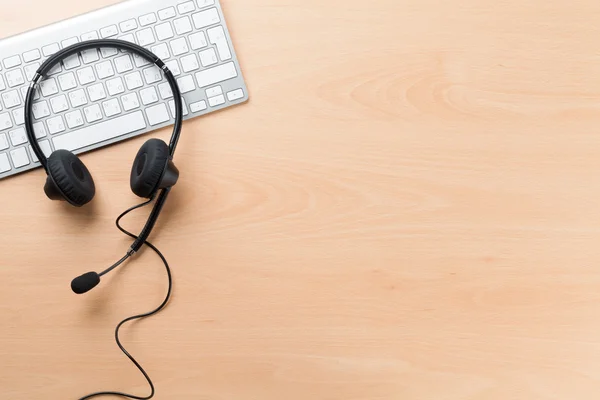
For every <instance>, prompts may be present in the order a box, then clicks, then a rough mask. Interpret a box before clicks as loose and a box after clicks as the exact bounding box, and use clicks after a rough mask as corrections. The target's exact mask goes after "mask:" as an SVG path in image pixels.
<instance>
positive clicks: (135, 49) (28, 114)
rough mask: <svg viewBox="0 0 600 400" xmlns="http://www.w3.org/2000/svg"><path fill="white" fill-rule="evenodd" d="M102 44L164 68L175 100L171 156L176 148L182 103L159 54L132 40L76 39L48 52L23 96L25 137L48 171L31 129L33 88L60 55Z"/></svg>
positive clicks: (62, 56)
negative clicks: (49, 53)
mask: <svg viewBox="0 0 600 400" xmlns="http://www.w3.org/2000/svg"><path fill="white" fill-rule="evenodd" d="M103 47H109V48H116V49H118V50H128V51H130V52H132V53H134V54H137V55H139V56H141V57H143V58H145V59H147V60H148V61H150V62H152V63H154V65H156V66H157V67H158V68H160V69H161V70H162V71H163V72H164V74H165V78H166V80H167V82H169V86H170V87H171V92H172V93H173V100H174V101H175V124H174V127H173V134H172V135H171V141H170V142H169V154H170V158H171V159H172V158H173V155H174V154H175V148H176V147H177V142H178V141H179V136H180V135H181V128H182V125H183V104H182V101H181V92H180V90H179V85H177V81H176V80H175V77H174V76H173V73H172V72H171V70H169V68H168V67H167V66H166V65H165V63H164V62H163V61H162V60H161V59H160V58H158V56H156V55H155V54H154V53H152V52H151V51H150V50H147V49H145V48H143V47H141V46H138V45H137V44H135V43H131V42H127V41H124V40H116V39H100V40H89V41H85V42H80V43H75V44H73V45H71V46H69V47H66V48H64V49H62V50H60V51H58V52H57V53H54V54H53V55H52V56H50V57H49V58H48V59H47V60H46V61H44V62H43V63H42V65H41V66H40V67H39V68H38V70H37V71H36V73H35V75H34V77H33V79H32V81H31V83H30V85H29V89H27V97H26V99H25V108H24V113H25V131H26V132H27V138H28V139H29V143H30V144H31V148H32V149H33V152H34V153H35V155H36V156H37V158H38V160H39V161H40V164H41V165H42V167H44V169H45V170H46V171H48V167H47V159H46V156H45V154H44V152H43V151H42V149H41V148H40V145H39V143H38V140H37V138H36V137H35V133H34V131H33V96H34V92H35V89H36V88H37V86H38V85H39V83H40V81H41V79H42V78H43V77H44V76H45V75H46V74H47V73H48V72H49V71H50V70H51V69H52V67H54V65H55V64H57V63H59V62H60V61H62V60H63V59H65V58H67V57H70V56H72V55H74V54H77V53H79V52H82V51H84V50H89V49H98V48H103Z"/></svg>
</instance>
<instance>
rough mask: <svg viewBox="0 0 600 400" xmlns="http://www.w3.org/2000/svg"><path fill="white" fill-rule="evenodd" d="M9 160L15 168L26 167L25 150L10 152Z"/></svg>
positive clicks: (27, 158)
mask: <svg viewBox="0 0 600 400" xmlns="http://www.w3.org/2000/svg"><path fill="white" fill-rule="evenodd" d="M10 158H11V159H12V162H13V165H14V166H15V168H21V167H24V166H26V165H29V163H30V161H29V156H28V155H27V150H26V149H25V147H20V148H18V149H15V150H12V151H11V152H10Z"/></svg>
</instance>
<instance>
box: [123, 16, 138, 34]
mask: <svg viewBox="0 0 600 400" xmlns="http://www.w3.org/2000/svg"><path fill="white" fill-rule="evenodd" d="M119 28H121V32H123V33H125V32H129V31H132V30H134V29H136V28H137V22H135V19H128V20H127V21H123V22H121V23H120V24H119Z"/></svg>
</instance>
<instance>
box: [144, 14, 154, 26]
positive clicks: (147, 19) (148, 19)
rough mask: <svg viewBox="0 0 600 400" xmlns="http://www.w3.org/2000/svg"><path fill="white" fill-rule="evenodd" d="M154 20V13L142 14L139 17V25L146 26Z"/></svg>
mask: <svg viewBox="0 0 600 400" xmlns="http://www.w3.org/2000/svg"><path fill="white" fill-rule="evenodd" d="M155 22H156V15H155V14H154V13H150V14H146V15H142V16H141V17H140V25H141V26H147V25H150V24H153V23H155Z"/></svg>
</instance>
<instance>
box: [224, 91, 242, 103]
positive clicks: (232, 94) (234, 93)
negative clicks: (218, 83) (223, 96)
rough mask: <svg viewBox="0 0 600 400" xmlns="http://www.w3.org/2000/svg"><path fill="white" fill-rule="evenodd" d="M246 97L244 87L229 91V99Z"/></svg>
mask: <svg viewBox="0 0 600 400" xmlns="http://www.w3.org/2000/svg"><path fill="white" fill-rule="evenodd" d="M243 97H244V91H243V90H242V89H237V90H232V91H231V92H228V93H227V99H228V100H229V101H235V100H239V99H241V98H243Z"/></svg>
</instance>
